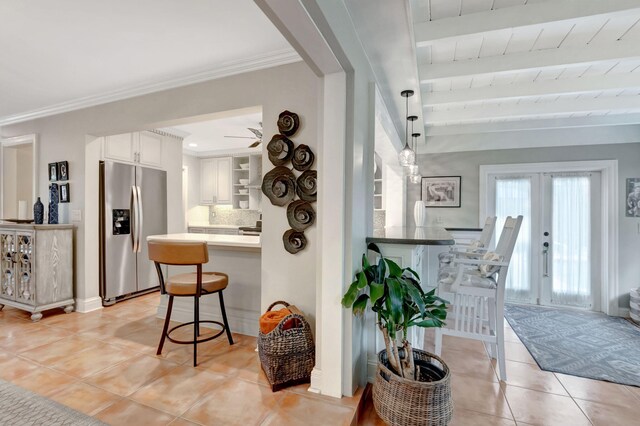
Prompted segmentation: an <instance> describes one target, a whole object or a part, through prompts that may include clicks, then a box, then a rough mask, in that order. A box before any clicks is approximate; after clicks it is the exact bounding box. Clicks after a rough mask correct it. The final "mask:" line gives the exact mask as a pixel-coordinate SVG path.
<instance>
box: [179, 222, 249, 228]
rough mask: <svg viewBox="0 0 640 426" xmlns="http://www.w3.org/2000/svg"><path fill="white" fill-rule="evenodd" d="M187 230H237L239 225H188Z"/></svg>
mask: <svg viewBox="0 0 640 426" xmlns="http://www.w3.org/2000/svg"><path fill="white" fill-rule="evenodd" d="M188 227H189V228H211V229H215V228H218V229H238V228H240V225H210V224H208V223H190V224H189V225H188Z"/></svg>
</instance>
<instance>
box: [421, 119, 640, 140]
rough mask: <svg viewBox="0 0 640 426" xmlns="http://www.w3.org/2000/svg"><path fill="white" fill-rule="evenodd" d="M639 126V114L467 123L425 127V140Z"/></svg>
mask: <svg viewBox="0 0 640 426" xmlns="http://www.w3.org/2000/svg"><path fill="white" fill-rule="evenodd" d="M631 124H640V114H609V115H598V116H591V117H571V118H544V119H532V120H522V121H504V122H500V123H467V124H453V125H450V126H435V127H427V128H426V129H425V135H426V137H427V140H429V138H430V137H435V136H451V135H478V134H480V133H502V132H514V131H526V130H543V129H571V128H578V127H600V126H624V125H631Z"/></svg>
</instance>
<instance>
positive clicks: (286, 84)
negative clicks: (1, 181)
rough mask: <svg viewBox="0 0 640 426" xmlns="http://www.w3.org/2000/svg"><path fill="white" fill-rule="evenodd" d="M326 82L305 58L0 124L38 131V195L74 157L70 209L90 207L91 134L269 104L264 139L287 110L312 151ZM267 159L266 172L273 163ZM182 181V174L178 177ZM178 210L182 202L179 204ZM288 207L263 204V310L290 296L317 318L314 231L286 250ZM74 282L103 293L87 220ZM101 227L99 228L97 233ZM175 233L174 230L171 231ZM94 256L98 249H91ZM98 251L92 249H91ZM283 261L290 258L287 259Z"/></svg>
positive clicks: (3, 131) (11, 131) (80, 232)
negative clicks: (301, 245)
mask: <svg viewBox="0 0 640 426" xmlns="http://www.w3.org/2000/svg"><path fill="white" fill-rule="evenodd" d="M319 88H320V79H319V78H318V77H316V76H315V75H314V74H313V73H312V72H311V70H310V69H309V67H307V65H306V64H304V63H302V62H297V63H293V64H289V65H283V66H278V67H273V68H268V69H263V70H258V71H252V72H248V73H244V74H238V75H233V76H229V77H224V78H220V79H217V80H210V81H206V82H202V83H198V84H193V85H189V86H184V87H179V88H175V89H170V90H165V91H160V92H155V93H151V94H147V95H143V96H138V97H134V98H130V99H125V100H121V101H117V102H111V103H108V104H103V105H98V106H95V107H90V108H85V109H81V110H77V111H72V112H68V113H64V114H59V115H55V116H50V117H44V118H40V119H36V120H31V121H27V122H23V123H16V124H12V125H7V126H3V127H1V128H0V135H1V136H2V137H12V136H20V135H25V134H31V133H35V134H37V135H38V138H39V144H38V153H37V155H38V158H39V164H40V166H39V171H38V172H39V173H38V179H39V181H38V182H39V186H38V187H39V194H37V195H36V196H40V197H42V199H43V202H46V200H48V195H47V191H48V190H47V188H48V177H47V172H46V166H47V164H48V163H51V162H54V161H64V160H66V161H68V162H69V172H70V173H69V177H70V180H69V183H70V186H71V203H70V204H69V209H70V210H80V211H81V212H82V213H83V215H84V212H86V207H87V206H86V205H85V183H84V180H85V148H86V144H87V139H86V135H96V136H104V135H110V134H118V133H125V132H131V131H138V130H145V129H154V128H158V127H168V126H172V125H177V124H182V123H186V122H189V121H193V118H194V117H201V118H202V119H203V120H205V119H207V116H208V115H209V114H214V113H219V112H223V111H229V110H235V109H240V108H247V107H252V106H258V105H261V106H262V107H263V118H264V134H265V137H266V138H270V137H271V135H273V134H275V133H277V126H276V120H277V117H278V114H279V113H280V112H281V111H283V110H285V109H289V110H291V111H294V112H297V113H298V114H300V116H301V119H302V122H303V125H302V129H301V131H300V133H299V134H298V135H296V136H294V137H293V140H294V141H295V142H296V143H305V144H307V145H309V146H310V147H311V148H312V149H316V148H317V146H318V145H317V144H318V143H319V142H318V140H317V138H316V137H315V135H316V134H317V133H316V126H317V123H316V121H317V116H318V115H317V109H318V103H319V95H318V91H319V90H320V89H319ZM266 158H267V157H266V156H264V158H263V161H264V162H263V172H267V171H269V170H270V169H271V167H273V166H272V165H271V164H270V163H269V162H268V159H266ZM176 179H177V180H178V181H180V182H181V181H182V176H181V175H180V176H176ZM179 205H180V207H181V206H182V203H179ZM285 212H286V210H285V209H284V208H282V207H275V206H272V205H271V204H270V203H269V202H268V200H267V199H265V200H264V202H263V221H264V223H265V232H263V234H262V245H263V251H262V253H263V258H262V294H256V295H255V297H260V298H261V300H262V304H263V308H264V307H266V305H268V304H269V303H270V302H272V301H274V300H277V299H278V298H283V297H286V298H289V299H290V300H289V301H290V302H292V303H295V304H297V305H298V306H299V307H300V308H301V309H302V310H303V311H304V312H305V313H307V314H309V317H310V318H311V322H313V318H314V316H315V285H316V271H315V258H316V245H315V244H316V239H315V235H316V230H315V228H313V227H312V228H311V229H310V230H308V231H307V232H306V235H307V238H308V245H307V248H306V249H305V250H304V251H303V252H301V253H299V254H298V255H290V254H288V253H287V252H285V250H284V248H283V244H282V234H283V233H284V231H286V230H287V229H288V228H289V227H288V225H287V223H286V214H285ZM75 225H76V233H75V238H74V244H75V251H74V253H75V256H74V280H75V295H76V298H84V297H85V295H92V294H97V285H98V282H97V274H96V279H95V280H91V281H92V282H88V280H87V282H85V276H90V275H91V274H88V275H87V274H85V264H86V261H85V253H86V252H87V250H86V247H85V233H86V231H87V230H86V229H85V221H84V220H83V221H81V222H79V223H75ZM92 231H93V232H95V231H96V230H95V229H94V230H92ZM170 231H171V230H170ZM88 253H92V250H89V251H88ZM92 256H93V254H92ZM283 259H284V261H283Z"/></svg>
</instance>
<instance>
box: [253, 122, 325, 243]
mask: <svg viewBox="0 0 640 426" xmlns="http://www.w3.org/2000/svg"><path fill="white" fill-rule="evenodd" d="M299 127H300V118H299V117H298V114H296V113H294V112H291V111H283V112H281V113H280V115H279V116H278V131H279V132H280V134H277V135H274V136H273V137H272V138H271V141H269V143H268V144H267V153H268V155H269V161H271V163H273V165H274V166H276V167H274V168H273V169H272V170H270V171H269V172H268V173H267V174H265V175H264V178H263V179H262V192H263V193H264V195H266V196H267V197H268V198H269V200H270V201H271V204H273V205H274V206H280V207H282V206H285V205H287V221H288V222H289V226H291V229H289V230H287V231H286V232H285V233H284V235H283V236H282V242H283V244H284V248H285V250H287V251H288V252H289V253H291V254H296V253H298V252H300V251H301V250H304V248H305V247H306V246H307V237H305V235H304V231H305V230H306V229H308V228H309V227H310V226H312V225H313V224H314V223H315V221H316V212H315V210H314V209H313V207H312V206H311V203H312V202H315V201H316V199H317V192H318V183H317V178H318V172H317V171H315V170H311V167H312V166H313V163H314V161H315V155H314V154H313V151H312V150H311V148H309V147H308V146H307V145H304V144H300V145H298V146H297V147H295V144H294V143H293V141H292V140H291V139H289V137H290V136H293V135H294V134H295V133H296V132H297V131H298V128H299ZM289 161H291V165H292V166H293V168H294V169H295V170H296V172H302V173H300V176H298V177H297V178H296V175H295V174H294V172H293V170H291V169H290V168H288V167H286V165H287V164H288V163H289ZM296 195H297V196H298V198H299V200H294V199H295V197H296Z"/></svg>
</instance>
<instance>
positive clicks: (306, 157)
mask: <svg viewBox="0 0 640 426" xmlns="http://www.w3.org/2000/svg"><path fill="white" fill-rule="evenodd" d="M315 158H316V156H315V155H313V152H312V151H311V148H309V147H308V146H307V145H298V146H297V147H296V149H294V150H293V158H291V165H292V166H293V168H294V169H296V170H298V171H300V172H304V171H305V170H309V169H310V168H311V166H312V165H313V161H314V160H315Z"/></svg>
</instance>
